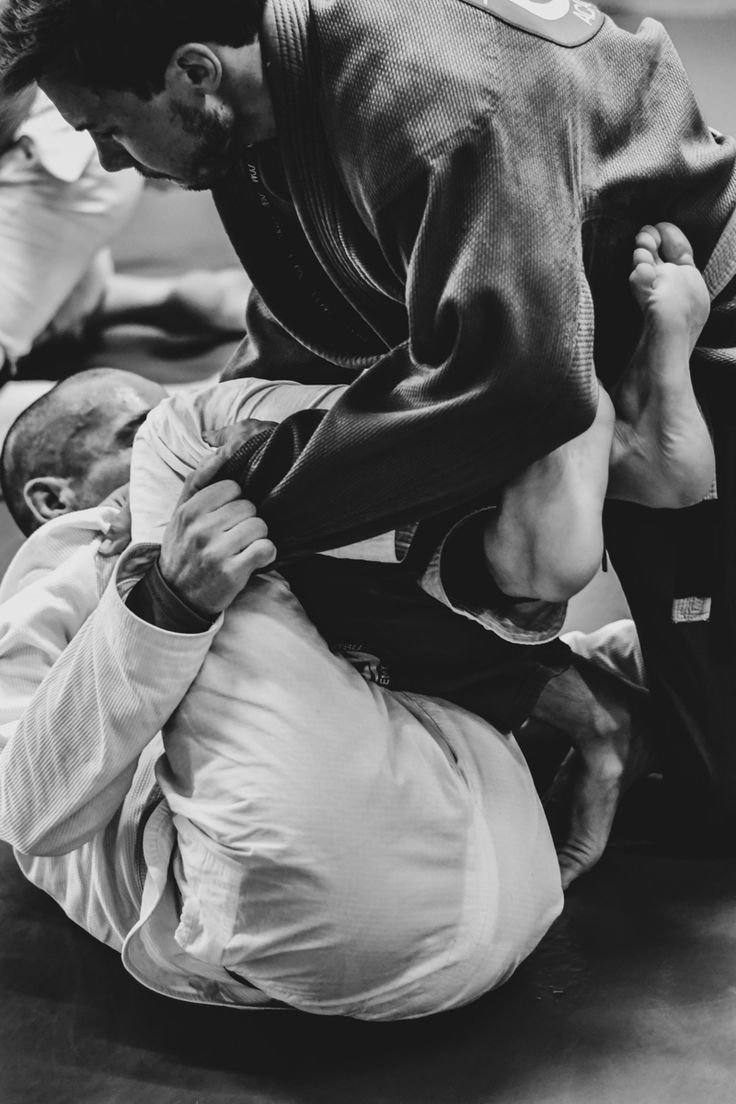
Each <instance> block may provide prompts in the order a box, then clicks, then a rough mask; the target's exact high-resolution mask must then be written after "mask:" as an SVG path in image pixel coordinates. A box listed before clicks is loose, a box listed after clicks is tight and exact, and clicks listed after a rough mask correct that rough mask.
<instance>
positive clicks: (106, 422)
mask: <svg viewBox="0 0 736 1104" xmlns="http://www.w3.org/2000/svg"><path fill="white" fill-rule="evenodd" d="M163 398H165V392H164V390H163V388H162V387H160V386H159V385H158V384H157V383H152V382H151V381H150V380H146V379H143V377H142V376H137V375H134V374H133V373H132V372H122V371H119V370H118V369H116V368H95V369H91V370H89V371H87V372H79V373H77V374H76V375H74V376H70V377H69V378H68V379H66V380H62V382H61V383H58V384H57V385H56V386H55V387H54V388H52V389H51V391H48V392H47V393H46V394H45V395H42V397H41V398H40V399H38V401H37V402H35V403H33V405H32V406H29V407H28V409H27V410H24V411H23V413H22V414H21V415H20V417H19V418H18V419H17V420H16V421H15V422H14V423H13V425H12V426H11V428H10V431H9V433H8V435H7V437H6V439H5V444H4V446H3V451H2V456H1V457H0V483H1V484H2V489H3V495H4V498H5V500H6V502H7V505H8V509H9V510H10V513H11V514H12V516H13V518H14V519H15V521H16V523H17V524H18V526H19V527H20V528H21V529H22V530H23V532H24V533H25V534H26V535H28V534H29V533H31V532H33V530H34V529H37V528H38V527H39V526H40V525H42V524H43V523H44V522H46V521H50V520H51V519H52V518H54V517H58V516H60V515H61V514H65V513H69V512H70V511H71V510H84V509H87V508H88V507H90V506H97V505H98V504H99V503H100V502H102V500H103V499H104V498H106V497H107V496H108V495H109V494H110V493H111V492H112V491H114V490H115V489H116V488H117V487H119V486H122V484H124V483H127V482H128V476H129V471H130V456H131V448H132V445H133V438H134V437H135V434H136V432H137V430H138V427H139V426H140V425H141V423H142V422H143V421H144V420H145V418H146V415H147V414H148V412H149V410H152V409H153V407H154V406H156V405H157V404H158V403H159V402H160V401H161V399H163Z"/></svg>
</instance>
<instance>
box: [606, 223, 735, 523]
mask: <svg viewBox="0 0 736 1104" xmlns="http://www.w3.org/2000/svg"><path fill="white" fill-rule="evenodd" d="M633 260H634V268H633V271H632V273H631V277H630V284H631V289H632V292H633V295H634V298H635V299H636V301H637V303H638V304H639V306H640V307H641V310H642V313H643V316H644V328H643V332H642V336H641V339H640V341H639V345H638V347H637V349H636V352H635V353H634V356H633V357H632V360H631V363H630V365H629V367H628V368H627V370H626V372H625V373H624V376H623V378H622V379H621V381H620V383H619V384H618V385H617V387H616V389H615V391H613V392H612V398H613V402H614V406H615V408H616V415H617V419H616V428H615V433H614V441H613V448H612V450H611V471H610V481H609V487H608V496H609V497H610V498H619V499H625V500H626V501H629V502H638V503H640V504H641V505H643V506H653V507H665V508H670V509H672V508H678V507H681V506H691V505H693V504H694V503H696V502H700V501H701V500H702V499H703V498H704V497H705V496H706V495H707V493H708V491H709V490H710V488H711V487H712V485H713V481H714V479H715V457H714V454H713V445H712V442H711V438H710V433H709V432H708V427H707V425H706V423H705V421H704V419H703V415H702V413H701V411H700V408H699V407H698V403H697V400H696V398H695V393H694V391H693V387H692V381H691V378H690V356H691V355H692V351H693V349H694V348H695V345H696V343H697V340H698V337H699V336H700V331H701V330H702V328H703V326H704V325H705V322H706V320H707V318H708V314H709V311H710V297H709V295H708V290H707V288H706V285H705V282H704V280H703V277H702V276H701V274H700V272H699V271H698V269H697V268H696V267H695V263H694V261H693V255H692V249H691V246H690V243H689V241H688V239H687V238H686V237H685V235H684V234H683V233H682V232H681V231H680V230H678V228H677V227H676V226H673V225H672V224H671V223H667V222H661V223H658V224H657V226H645V227H644V228H643V229H642V230H641V231H640V232H639V234H638V235H637V238H636V249H635V251H634V258H633Z"/></svg>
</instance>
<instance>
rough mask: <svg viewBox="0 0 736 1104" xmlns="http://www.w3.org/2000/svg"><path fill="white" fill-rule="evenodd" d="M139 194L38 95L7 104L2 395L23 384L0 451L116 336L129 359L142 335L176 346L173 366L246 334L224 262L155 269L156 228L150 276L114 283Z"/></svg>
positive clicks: (239, 291) (2, 183) (242, 292)
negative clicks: (20, 422)
mask: <svg viewBox="0 0 736 1104" xmlns="http://www.w3.org/2000/svg"><path fill="white" fill-rule="evenodd" d="M143 187H144V184H143V180H142V179H141V178H140V177H139V176H138V175H137V174H136V173H135V172H133V171H128V172H123V173H116V174H110V173H107V172H105V171H104V170H103V169H102V167H101V166H100V163H99V161H98V159H97V154H96V151H95V147H94V143H93V142H92V140H91V139H90V137H89V136H88V135H87V134H85V133H77V132H75V131H74V130H72V128H71V127H70V126H68V124H67V123H65V122H64V120H63V119H62V118H61V116H60V115H59V114H58V112H57V111H56V109H55V108H54V107H53V105H52V104H51V103H50V101H49V100H47V99H46V97H45V96H44V95H43V94H42V93H40V92H37V91H36V90H35V89H30V90H28V91H27V92H24V93H22V94H20V95H18V96H14V97H6V98H5V99H4V101H2V102H0V383H1V384H7V383H8V382H9V381H10V380H17V381H20V383H21V384H25V385H24V386H19V385H17V384H16V385H13V386H12V387H11V388H5V390H4V391H3V392H2V398H1V399H0V440H1V439H2V437H3V436H4V433H5V430H6V429H7V426H8V424H9V423H10V421H12V418H13V417H14V416H15V415H16V414H17V413H18V412H19V410H20V409H22V408H23V407H24V406H25V405H27V403H28V402H30V401H33V399H35V398H37V397H38V394H39V393H41V392H42V391H43V390H44V389H45V388H46V387H47V386H48V382H49V381H52V380H55V379H58V378H61V377H63V376H66V375H68V374H69V373H70V372H73V371H77V370H79V368H80V367H85V366H89V365H91V364H92V363H93V362H94V359H95V355H96V354H100V355H102V353H103V349H104V353H105V356H108V355H112V354H111V353H110V351H109V349H108V348H107V347H106V345H107V343H108V340H107V336H106V335H109V334H111V333H112V334H117V335H118V340H117V344H118V345H119V346H121V347H124V348H126V350H127V352H126V354H125V355H127V356H134V355H135V356H140V355H141V348H140V336H141V329H142V330H143V331H145V332H146V334H147V335H148V339H149V345H150V341H151V340H152V337H151V335H156V336H157V337H158V339H159V344H160V342H161V341H162V340H163V341H164V342H165V340H166V338H168V339H169V342H170V343H171V342H173V344H174V347H175V354H174V359H176V356H177V355H178V354H179V353H181V352H182V351H183V349H185V348H189V349H190V351H191V346H192V342H194V345H195V349H194V351H195V353H196V354H197V358H199V356H200V354H201V352H202V350H203V348H207V347H212V346H213V345H215V346H216V345H219V344H220V343H222V342H223V341H225V340H226V339H227V338H228V337H230V338H237V337H238V336H239V335H240V334H242V331H243V325H244V323H243V318H244V311H245V300H246V297H247V293H248V289H249V282H248V280H247V278H246V276H245V274H244V273H243V272H242V270H241V269H240V266H238V265H235V264H234V263H233V261H232V260H231V258H230V257H229V256H228V255H227V253H226V252H225V251H223V253H222V254H221V255H220V256H218V257H214V258H210V261H211V262H212V263H211V266H210V267H211V268H215V269H217V271H210V270H208V269H207V267H200V265H202V263H203V261H202V258H201V257H200V256H199V255H197V257H196V263H197V265H198V267H197V269H195V270H193V271H186V268H185V267H184V266H183V265H182V266H181V267H180V268H179V269H178V270H172V269H171V268H169V269H168V270H166V268H165V267H164V268H163V269H161V268H157V267H156V265H155V261H156V258H157V255H158V242H157V240H156V236H155V235H154V236H153V237H151V236H150V229H151V228H150V226H149V228H148V235H149V237H148V241H147V243H146V244H147V251H148V254H149V260H152V261H153V262H154V265H153V268H152V269H151V268H150V265H149V271H136V272H134V273H132V272H126V271H122V272H118V271H116V268H115V265H114V263H113V259H112V253H111V249H110V247H111V245H112V243H113V242H115V241H116V240H118V241H119V240H120V238H121V234H122V231H123V230H125V229H126V228H127V227H128V225H129V222H130V219H131V217H132V216H133V214H134V212H136V210H137V208H138V205H139V203H140V201H141V198H142V194H143ZM179 234H180V236H181V237H182V239H183V238H185V237H186V235H185V234H183V233H182V232H181V230H179ZM190 255H191V256H192V259H194V257H193V251H192V253H190ZM190 263H191V262H190ZM204 265H205V266H206V265H207V259H206V258H205V259H204ZM223 265H224V266H225V267H223ZM186 267H188V264H187V266H186ZM131 326H132V327H134V328H135V329H134V331H133V332H132V333H131V330H130V327H131ZM120 327H124V330H123V331H122V339H121V331H120ZM136 336H137V338H138V348H137V349H136V341H135V340H133V338H135V337H136ZM115 343H116V341H115V339H114V338H113V339H112V344H113V345H115ZM168 356H169V359H171V357H172V351H171V349H169V350H168ZM113 358H114V357H113ZM144 359H145V358H144ZM216 359H217V363H216V366H213V367H212V368H211V370H210V367H209V365H205V366H202V367H201V368H200V367H199V366H198V368H196V369H195V370H194V371H193V372H192V371H191V369H190V373H191V374H193V375H194V376H197V375H200V374H201V375H208V374H211V372H214V371H215V370H216V369H217V368H219V367H220V364H221V361H220V360H219V358H216ZM171 374H172V376H176V375H178V373H177V372H176V371H173V372H172V373H171ZM181 374H182V375H183V376H184V377H186V376H187V370H186V369H185V370H184V371H183V372H182V373H181ZM30 380H33V381H38V382H34V383H32V384H29V383H28V381H30Z"/></svg>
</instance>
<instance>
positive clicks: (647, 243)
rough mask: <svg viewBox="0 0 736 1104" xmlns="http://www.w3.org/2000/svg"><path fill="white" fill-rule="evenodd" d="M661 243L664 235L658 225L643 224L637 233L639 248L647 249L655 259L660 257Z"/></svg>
mask: <svg viewBox="0 0 736 1104" xmlns="http://www.w3.org/2000/svg"><path fill="white" fill-rule="evenodd" d="M661 244H662V236H661V234H660V232H659V230H658V229H657V227H656V226H648V225H647V226H642V228H641V230H640V231H639V233H638V234H637V235H636V245H637V248H639V249H646V250H647V251H648V252H649V253H650V254H651V258H652V260H653V261H654V260H656V259H657V257H658V254H659V248H660V246H661Z"/></svg>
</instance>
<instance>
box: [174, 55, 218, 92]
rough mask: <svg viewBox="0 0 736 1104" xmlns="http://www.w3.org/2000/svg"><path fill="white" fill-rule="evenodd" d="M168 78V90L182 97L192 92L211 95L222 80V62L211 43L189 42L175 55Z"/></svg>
mask: <svg viewBox="0 0 736 1104" xmlns="http://www.w3.org/2000/svg"><path fill="white" fill-rule="evenodd" d="M165 81H166V88H167V89H168V91H169V92H172V93H174V94H176V95H177V96H178V97H179V98H182V97H183V98H190V97H191V95H192V93H194V94H195V95H200V96H209V95H212V94H213V93H214V92H217V90H218V88H219V87H220V85H221V83H222V62H221V61H220V58H219V57H218V55H217V54H216V53H215V51H214V50H212V49H210V47H209V46H205V45H203V44H202V43H201V42H188V43H187V44H186V45H185V46H179V47H178V48H177V49H176V50H175V51H174V53H173V54H172V55H171V58H170V60H169V64H168V65H167V66H166V75H165Z"/></svg>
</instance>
